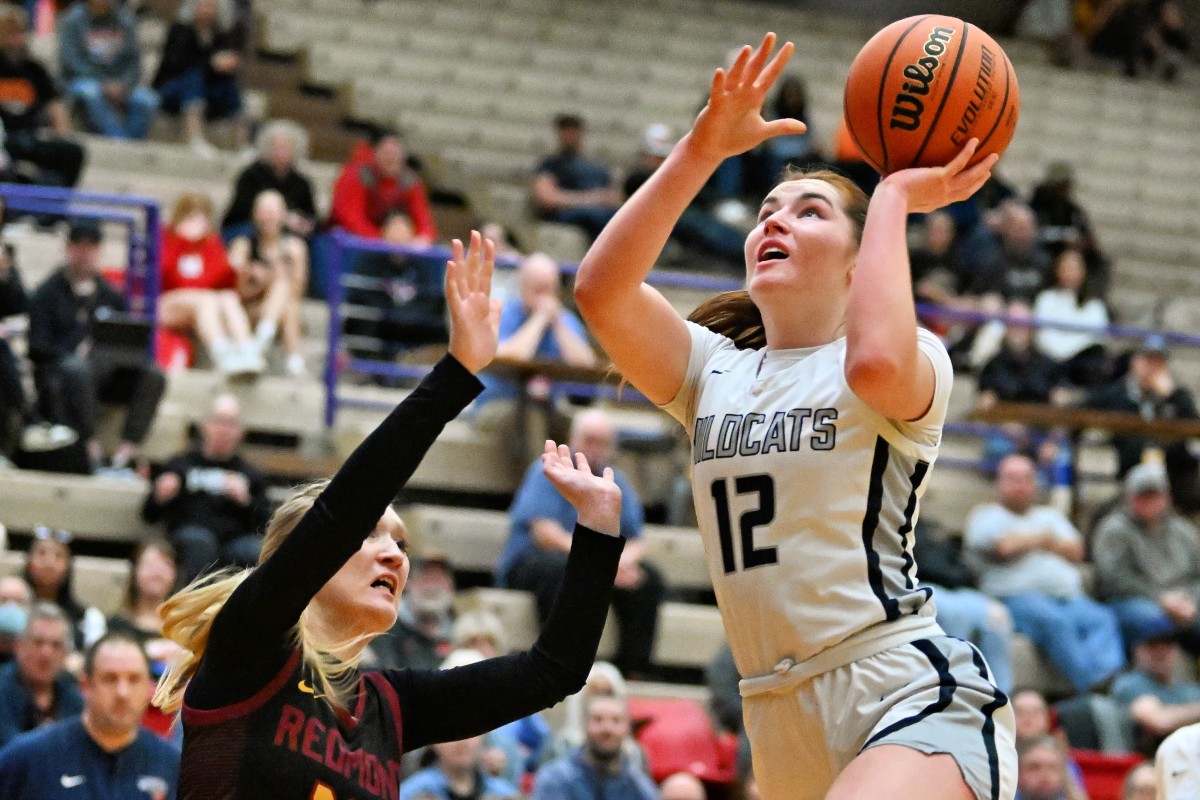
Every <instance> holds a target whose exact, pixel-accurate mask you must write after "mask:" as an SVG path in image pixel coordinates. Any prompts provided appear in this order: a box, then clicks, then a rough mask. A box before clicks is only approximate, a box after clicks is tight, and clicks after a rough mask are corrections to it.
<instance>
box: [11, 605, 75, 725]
mask: <svg viewBox="0 0 1200 800" xmlns="http://www.w3.org/2000/svg"><path fill="white" fill-rule="evenodd" d="M70 652H71V622H70V620H68V619H67V617H66V615H65V614H64V613H63V612H62V610H61V609H59V608H58V607H57V606H54V605H51V604H50V603H38V604H36V605H35V606H34V607H33V608H32V609H31V610H30V612H29V620H28V622H27V623H26V625H25V631H24V633H22V634H21V637H20V638H19V639H17V650H16V658H15V659H14V660H13V661H12V663H10V664H5V665H4V666H3V667H0V747H3V746H4V745H5V744H7V743H8V741H9V740H10V739H12V738H13V737H14V736H16V735H17V734H19V733H23V732H25V731H29V730H33V729H34V728H37V727H39V726H41V725H44V724H46V723H48V722H53V721H55V720H58V719H62V718H64V717H69V716H72V715H75V714H78V713H80V712H81V711H82V710H83V698H82V696H81V695H80V693H79V687H78V686H77V685H76V683H75V679H74V678H72V677H71V675H70V674H69V673H67V672H66V671H64V670H63V664H64V663H65V662H66V659H67V656H68V655H69V654H70Z"/></svg>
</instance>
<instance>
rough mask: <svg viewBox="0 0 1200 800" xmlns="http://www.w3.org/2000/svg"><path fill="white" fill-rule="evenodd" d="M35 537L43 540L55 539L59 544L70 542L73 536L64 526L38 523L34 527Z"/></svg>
mask: <svg viewBox="0 0 1200 800" xmlns="http://www.w3.org/2000/svg"><path fill="white" fill-rule="evenodd" d="M33 538H35V539H41V540H43V541H45V540H47V539H53V540H54V541H56V542H58V543H59V544H70V543H71V539H72V538H73V537H72V536H71V534H70V533H68V532H67V531H64V530H63V529H62V528H48V527H46V526H45V525H38V526H37V527H36V528H34V529H33Z"/></svg>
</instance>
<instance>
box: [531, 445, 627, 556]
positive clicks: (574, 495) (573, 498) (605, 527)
mask: <svg viewBox="0 0 1200 800" xmlns="http://www.w3.org/2000/svg"><path fill="white" fill-rule="evenodd" d="M542 472H543V473H545V475H546V477H547V478H548V479H549V480H550V483H552V484H554V488H555V489H558V493H559V494H561V495H562V496H563V497H565V498H566V500H567V502H568V503H570V504H571V505H572V507H574V509H575V512H576V514H577V515H578V520H579V524H580V525H583V526H584V527H586V528H591V529H592V530H594V531H596V532H597V533H604V534H607V535H609V536H620V535H621V487H619V486H617V482H616V481H615V480H614V479H613V470H612V467H605V468H604V474H603V475H594V474H592V468H591V465H589V464H588V460H587V456H585V455H584V454H583V453H576V454H575V460H574V461H572V460H571V448H569V447H567V445H565V444H560V445H557V446H556V445H555V444H554V442H552V441H550V440H549V439H547V440H546V452H544V453H542Z"/></svg>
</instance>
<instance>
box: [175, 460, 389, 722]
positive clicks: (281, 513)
mask: <svg viewBox="0 0 1200 800" xmlns="http://www.w3.org/2000/svg"><path fill="white" fill-rule="evenodd" d="M328 484H329V481H328V480H322V481H316V482H314V483H309V484H305V485H303V486H298V487H297V488H296V489H295V490H294V491H293V492H292V494H291V496H290V497H288V499H287V500H285V501H283V503H282V504H281V505H280V506H279V508H278V509H276V511H275V513H274V514H273V515H272V516H271V521H270V522H269V523H267V532H266V534H265V535H264V537H263V547H262V553H261V554H260V555H259V558H258V563H259V564H262V563H263V562H264V561H266V560H267V559H268V558H270V557H271V555H272V554H274V552H275V551H276V550H278V549H279V546H280V545H281V544H283V541H284V540H285V539H286V538H287V537H288V534H290V533H291V532H292V530H293V529H294V528H295V527H296V524H297V523H298V522H300V519H301V518H302V517H303V516H304V515H305V514H306V513H308V510H309V509H310V508H312V505H313V503H314V502H315V501H316V499H317V496H318V495H319V494H320V493H321V492H322V491H324V489H325V487H326V486H327V485H328ZM252 571H253V570H252V569H244V570H238V571H232V570H224V571H222V572H216V573H212V574H210V575H205V576H202V577H200V578H197V579H196V580H194V581H192V582H191V583H190V584H189V585H188V586H186V587H184V588H183V589H181V590H180V591H179V592H177V593H176V594H175V595H174V596H173V597H171V598H170V599H169V600H167V601H166V602H165V603H163V604H162V605H161V606H159V609H158V614H159V616H160V617H161V618H162V620H163V636H165V637H166V638H168V639H170V640H171V641H173V642H175V643H176V644H178V645H179V646H180V647H181V648H183V653H182V654H181V655H180V656H179V657H178V658H177V659H176V660H175V662H174V663H172V664H171V666H170V669H168V670H167V672H166V673H164V674H163V676H162V678H161V679H159V682H158V688H157V689H156V690H155V692H154V698H153V700H152V702H153V703H154V705H156V706H158V707H159V708H161V709H162V710H163V711H165V712H168V713H171V712H174V711H175V710H177V709H178V708H179V707H180V706H181V705H182V704H183V694H184V692H185V691H186V690H187V685H188V681H190V680H191V679H192V677H193V676H194V675H195V674H196V670H197V669H198V668H199V666H200V660H201V659H202V658H203V657H204V651H205V649H206V648H207V647H208V636H209V633H210V632H211V631H212V624H213V620H214V619H216V617H217V614H219V613H220V612H221V609H222V608H224V607H225V602H226V601H227V600H228V599H229V596H230V595H231V594H233V590H234V589H236V588H237V587H238V586H239V585H240V584H241V582H242V581H244V580H245V579H246V577H247V576H248V575H249V574H250V573H251V572H252ZM309 611H310V609H305V611H304V613H302V614H301V615H300V621H299V622H298V623H297V624H296V625H295V627H293V628H292V631H291V636H292V642H293V646H295V647H299V648H300V653H301V657H302V658H303V660H304V665H305V666H306V667H307V671H308V673H309V674H311V676H312V680H313V681H314V683H315V685H314V686H313V688H314V689H315V690H316V694H324V695H326V696H327V697H329V698H330V699H332V700H333V702H334V703H335V704H336V705H339V706H342V707H343V708H344V707H345V706H346V703H345V693H346V691H347V687H346V686H344V685H341V683H342V679H343V678H345V677H347V676H348V675H350V674H351V673H352V672H353V671H354V669H355V668H356V667H357V666H358V661H359V659H358V657H357V656H355V657H353V658H345V657H342V656H339V655H337V654H338V653H342V652H346V651H347V650H351V651H353V650H355V649H361V648H355V647H354V645H357V644H359V643H361V642H362V641H363V640H369V639H370V638H372V637H371V636H356V637H353V638H351V639H349V640H346V641H341V642H317V641H316V637H314V635H313V633H312V626H311V625H310V624H309V622H308V617H309Z"/></svg>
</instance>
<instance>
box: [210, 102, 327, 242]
mask: <svg viewBox="0 0 1200 800" xmlns="http://www.w3.org/2000/svg"><path fill="white" fill-rule="evenodd" d="M255 146H256V149H257V151H258V157H257V158H256V159H255V160H254V161H253V162H252V163H251V164H249V165H247V167H246V168H245V169H244V170H242V172H241V174H240V175H238V177H237V182H236V183H235V184H234V187H233V199H232V200H231V201H230V203H229V210H228V211H226V212H225V219H223V220H222V221H221V231H222V233H223V235H224V237H225V241H227V242H229V241H233V240H234V239H235V238H237V237H238V236H239V235H246V234H249V233H250V229H251V217H252V216H253V211H254V199H255V198H256V197H258V196H259V195H260V194H262V193H263V192H265V191H267V190H268V189H273V190H275V191H277V192H279V193H280V194H281V195H283V200H284V202H285V203H286V204H287V218H286V220H285V222H284V225H285V227H286V228H287V229H288V230H289V231H290V232H292V233H294V234H296V235H297V236H302V237H306V238H307V237H308V236H309V235H310V234H311V233H312V232H313V228H314V226H315V220H316V217H317V205H316V201H315V200H314V199H313V185H312V181H311V180H309V178H308V176H307V175H305V174H304V173H302V172H301V171H300V168H299V166H300V162H301V161H302V160H303V159H304V158H305V157H306V156H307V151H308V133H307V132H306V131H305V130H304V129H303V128H302V127H300V126H299V125H298V124H296V123H295V122H292V121H291V120H286V119H277V120H271V121H270V122H268V123H267V124H266V125H264V126H263V127H262V130H261V131H260V132H259V134H258V139H257V141H256V142H255Z"/></svg>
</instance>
